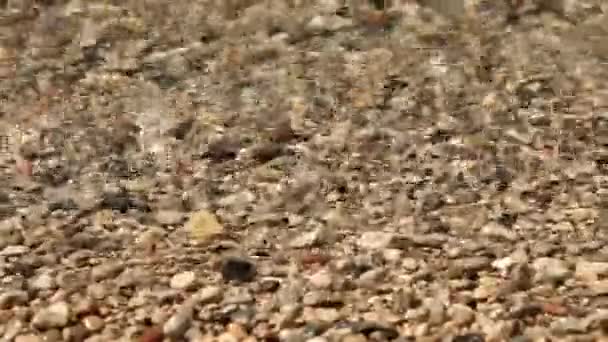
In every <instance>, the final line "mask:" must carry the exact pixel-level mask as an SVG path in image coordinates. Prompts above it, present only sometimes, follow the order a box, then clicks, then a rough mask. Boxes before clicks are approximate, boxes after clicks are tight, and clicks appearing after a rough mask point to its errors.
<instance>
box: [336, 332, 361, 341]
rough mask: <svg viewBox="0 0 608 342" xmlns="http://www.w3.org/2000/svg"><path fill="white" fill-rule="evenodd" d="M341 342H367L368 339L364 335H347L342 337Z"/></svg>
mask: <svg viewBox="0 0 608 342" xmlns="http://www.w3.org/2000/svg"><path fill="white" fill-rule="evenodd" d="M340 342H367V337H365V335H363V334H347V335H344V336H342V338H341V339H340Z"/></svg>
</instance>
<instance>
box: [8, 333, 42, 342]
mask: <svg viewBox="0 0 608 342" xmlns="http://www.w3.org/2000/svg"><path fill="white" fill-rule="evenodd" d="M14 341H15V342H42V341H43V340H42V338H40V337H39V336H37V335H32V334H29V335H19V336H17V337H15V340H14Z"/></svg>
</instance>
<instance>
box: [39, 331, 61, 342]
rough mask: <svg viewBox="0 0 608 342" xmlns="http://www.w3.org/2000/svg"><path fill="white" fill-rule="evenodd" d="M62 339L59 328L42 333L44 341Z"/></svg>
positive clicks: (55, 341) (52, 341)
mask: <svg viewBox="0 0 608 342" xmlns="http://www.w3.org/2000/svg"><path fill="white" fill-rule="evenodd" d="M62 339H63V337H62V336H61V331H59V330H58V329H51V330H47V331H45V332H44V333H43V334H42V340H43V341H44V342H61V341H62Z"/></svg>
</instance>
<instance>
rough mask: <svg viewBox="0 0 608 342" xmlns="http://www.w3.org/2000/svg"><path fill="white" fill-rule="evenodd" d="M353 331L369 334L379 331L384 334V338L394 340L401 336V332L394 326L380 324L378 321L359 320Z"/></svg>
mask: <svg viewBox="0 0 608 342" xmlns="http://www.w3.org/2000/svg"><path fill="white" fill-rule="evenodd" d="M353 331H354V332H355V333H361V334H364V335H367V336H369V335H371V334H373V333H376V332H379V333H381V334H382V340H384V339H387V340H393V339H395V338H397V337H398V336H399V332H398V331H397V329H395V328H394V327H393V326H390V325H385V324H380V323H377V322H365V321H363V322H357V323H356V324H355V325H354V326H353Z"/></svg>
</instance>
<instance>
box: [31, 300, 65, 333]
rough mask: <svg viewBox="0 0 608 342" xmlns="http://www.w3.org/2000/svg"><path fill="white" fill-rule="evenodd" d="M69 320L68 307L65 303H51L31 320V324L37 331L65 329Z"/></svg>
mask: <svg viewBox="0 0 608 342" xmlns="http://www.w3.org/2000/svg"><path fill="white" fill-rule="evenodd" d="M69 319H70V305H69V304H68V303H66V302H57V303H53V304H51V305H49V306H47V307H45V308H43V309H41V310H40V311H38V312H37V313H36V314H35V315H34V317H33V318H32V324H33V325H34V326H35V327H37V328H38V329H42V330H46V329H50V328H62V327H65V326H66V325H67V324H68V322H69Z"/></svg>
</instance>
